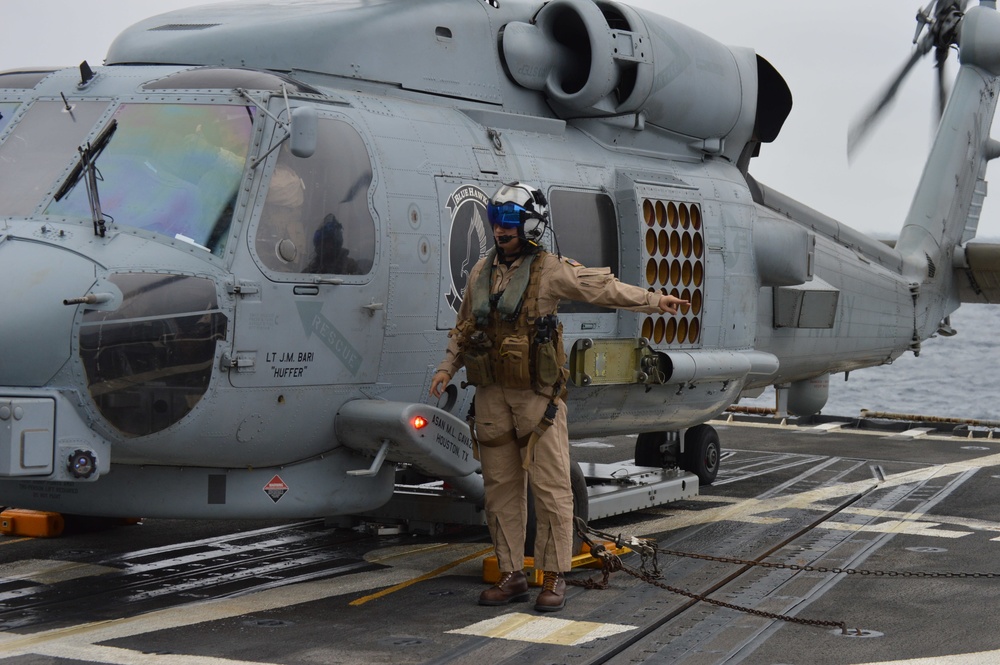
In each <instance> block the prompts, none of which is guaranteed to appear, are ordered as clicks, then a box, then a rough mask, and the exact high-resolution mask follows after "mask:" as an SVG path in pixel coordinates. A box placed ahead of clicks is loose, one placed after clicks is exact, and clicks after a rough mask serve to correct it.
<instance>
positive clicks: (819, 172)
mask: <svg viewBox="0 0 1000 665" xmlns="http://www.w3.org/2000/svg"><path fill="white" fill-rule="evenodd" d="M411 1H413V2H418V1H423V0H411ZM468 1H469V2H476V1H481V0H468ZM500 1H501V2H503V1H504V0H500ZM199 4H207V3H203V2H196V1H194V2H193V1H191V0H155V1H149V2H147V1H145V0H99V1H97V2H81V1H80V0H3V10H4V11H3V20H2V24H0V37H2V38H0V71H2V70H5V69H13V68H18V67H23V66H40V65H45V66H49V65H66V66H73V65H77V64H79V63H80V62H81V61H82V60H88V61H89V62H90V63H91V64H98V63H101V62H102V61H103V58H104V55H105V53H106V51H107V47H108V46H109V44H110V43H111V41H112V40H113V39H114V37H115V35H117V34H118V32H120V31H121V30H122V29H123V28H125V27H127V26H128V25H131V24H132V23H135V22H136V21H138V20H140V19H143V18H146V17H147V16H151V15H153V14H159V13H163V12H165V11H169V10H172V9H177V8H181V7H190V6H193V5H199ZM626 4H631V5H633V6H637V7H645V8H647V9H651V10H654V11H657V12H659V13H661V14H664V15H666V16H670V17H671V18H674V19H677V20H679V21H682V22H684V23H687V24H688V25H690V26H692V27H695V28H697V29H698V30H701V31H702V32H704V33H706V34H708V35H710V36H712V37H714V38H716V39H718V40H719V41H721V42H723V43H725V44H728V45H731V46H748V47H752V48H753V49H755V50H756V51H757V53H759V54H760V55H762V56H763V57H765V58H766V59H767V60H769V61H770V62H771V64H772V65H774V66H775V67H776V68H777V69H778V71H779V72H781V74H782V75H783V76H784V78H785V80H786V81H787V82H788V85H789V87H790V88H791V91H792V96H793V98H794V107H793V109H792V113H791V115H790V116H789V118H788V120H787V121H786V123H785V126H784V129H783V130H782V133H781V135H780V136H779V137H778V139H777V141H775V142H774V143H773V144H770V145H765V146H764V147H763V149H762V153H761V157H760V158H758V159H756V160H754V163H753V165H752V166H751V172H752V173H753V174H754V175H755V176H756V177H757V179H758V180H760V181H761V182H764V183H766V184H767V185H769V186H771V187H773V188H775V189H777V190H779V191H781V192H783V193H785V194H788V195H789V196H792V197H793V198H796V199H798V200H800V201H802V202H803V203H806V204H807V205H810V206H812V207H814V208H816V209H817V210H819V211H821V212H823V213H826V214H828V215H830V216H832V217H834V218H836V219H837V220H839V221H841V222H844V223H846V224H848V225H850V226H853V227H855V228H858V229H861V230H864V231H866V232H869V233H873V234H876V235H878V236H880V237H894V236H895V235H896V234H897V233H898V231H899V228H900V227H901V225H902V221H903V219H904V218H905V216H906V212H907V210H908V209H909V204H910V200H911V199H912V196H913V191H914V189H915V187H916V184H917V180H918V178H919V177H920V172H921V169H922V165H923V161H924V159H925V157H926V155H927V151H928V149H929V146H930V139H931V133H932V129H933V120H934V110H933V102H932V100H933V91H934V87H933V82H934V70H933V64H932V61H931V58H929V57H928V58H925V59H924V61H923V62H922V63H921V64H920V65H918V67H916V68H915V69H914V71H913V72H912V73H911V76H910V78H909V80H908V81H907V84H906V85H905V86H904V87H903V89H902V90H901V91H900V93H899V95H898V98H897V100H896V102H895V103H894V105H893V106H892V107H891V108H890V111H889V113H888V114H887V115H886V116H885V118H884V122H882V123H881V125H880V126H879V127H878V128H877V131H876V133H875V135H874V137H873V138H872V140H870V141H868V143H867V144H866V145H865V146H864V149H863V150H862V151H861V152H860V153H859V154H858V155H857V156H856V157H855V159H854V160H853V163H852V164H851V165H850V167H849V166H848V162H847V151H846V143H847V138H846V137H847V128H848V124H849V122H850V121H851V120H852V119H853V118H855V117H856V116H857V114H858V113H860V112H861V110H862V109H863V108H864V106H865V105H866V103H867V102H868V101H869V100H871V99H872V98H874V97H875V95H876V94H877V93H878V91H879V90H881V88H882V86H883V85H884V84H885V83H886V82H887V81H888V80H889V78H891V76H892V75H893V74H894V73H895V71H896V70H897V69H898V67H900V66H901V65H902V63H903V62H904V61H905V60H906V58H908V57H909V54H910V51H911V48H912V43H911V42H912V38H913V32H914V29H915V27H916V23H915V21H914V15H915V14H916V10H917V8H918V5H919V4H926V0H914V1H912V2H910V1H909V0H891V1H890V0H879V1H875V2H873V1H872V0H839V1H838V2H806V1H804V0H800V1H798V2H792V1H790V0H633V1H632V2H629V3H626ZM950 65H951V67H950V69H949V70H948V75H949V79H952V78H954V75H955V74H956V73H957V67H958V66H957V60H956V59H952V60H951V61H950ZM998 169H1000V165H997V164H994V165H993V166H991V169H990V171H989V172H988V178H991V179H993V180H994V181H995V182H997V183H1000V173H998ZM998 187H1000V185H998ZM996 191H997V194H996V195H995V196H994V197H993V200H989V199H988V200H987V202H986V207H985V208H984V212H983V218H982V220H981V222H980V227H979V229H980V233H979V235H980V237H984V236H986V237H992V238H1000V189H997V190H996Z"/></svg>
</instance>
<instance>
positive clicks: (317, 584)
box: [0, 416, 1000, 665]
mask: <svg viewBox="0 0 1000 665" xmlns="http://www.w3.org/2000/svg"><path fill="white" fill-rule="evenodd" d="M712 425H713V426H714V427H716V429H717V430H718V431H719V434H720V438H721V439H722V442H723V451H724V452H723V455H724V458H723V460H722V464H721V468H720V472H719V475H718V478H717V480H716V481H715V483H714V484H713V485H712V486H709V487H702V488H701V491H700V494H699V495H698V496H695V497H691V498H689V499H685V500H683V501H678V502H675V503H670V504H667V505H664V506H659V507H655V508H647V509H644V510H641V511H638V512H633V513H630V514H626V515H619V516H614V517H607V518H603V519H598V520H592V522H591V526H592V527H593V528H594V529H595V530H597V531H599V532H601V534H603V535H604V536H606V537H614V538H618V537H621V543H620V544H623V545H625V546H626V547H629V549H631V550H632V551H631V553H628V554H624V555H622V556H621V558H620V561H621V564H622V569H621V570H616V571H614V572H611V573H610V574H609V576H608V578H607V588H604V589H591V588H585V587H584V586H577V584H584V583H586V581H587V580H594V581H595V582H597V583H600V582H602V581H603V573H602V570H600V569H579V570H576V571H574V572H573V573H571V574H569V575H568V579H569V580H571V584H573V585H574V586H571V587H570V588H569V589H568V595H567V598H568V600H567V605H566V609H565V610H563V611H561V612H559V613H556V614H549V615H542V614H539V613H537V612H535V611H534V610H533V608H532V603H522V604H512V605H509V606H506V607H499V608H497V607H481V606H479V605H477V604H476V599H477V597H478V594H479V593H480V591H481V590H482V589H483V588H484V582H483V581H482V574H483V560H484V558H485V557H486V556H487V555H489V554H490V545H489V538H488V535H487V533H486V531H485V529H484V528H482V527H473V526H462V527H455V528H453V529H445V530H439V532H437V533H408V532H399V529H396V528H394V527H393V525H391V524H376V523H363V524H357V525H354V527H353V528H345V526H344V524H343V522H340V521H338V522H337V523H334V522H332V521H330V522H326V521H324V520H298V521H287V520H285V521H281V520H274V521H267V520H261V521H252V522H240V521H205V520H199V521H191V520H184V521H182V520H160V519H157V520H144V521H143V522H142V523H140V524H135V525H129V526H114V527H112V528H106V529H94V528H83V527H86V526H89V527H92V526H93V525H82V526H81V525H78V524H74V522H73V520H72V519H69V520H68V523H67V524H68V526H67V532H66V533H65V534H64V535H62V536H60V537H56V538H25V537H19V536H5V537H0V663H5V664H6V663H10V664H11V665H22V664H23V665H28V664H31V665H36V664H40V663H139V662H141V663H150V664H153V665H158V664H164V665H167V664H169V665H174V664H178V663H184V664H189V663H190V664H194V665H201V664H204V665H225V664H234V665H235V664H251V663H253V664H257V663H281V664H289V665H291V664H296V665H297V664H308V663H344V664H349V663H359V664H360V663H396V664H409V663H414V664H416V663H477V664H479V665H481V664H483V663H491V664H493V663H510V664H514V663H517V664H519V665H520V664H525V663H546V664H548V663H551V664H560V665H561V664H567V665H584V664H586V665H590V664H597V663H685V664H694V663H698V664H708V663H746V664H762V665H763V664H768V665H772V664H779V663H786V664H793V663H794V664H802V665H804V664H829V665H841V664H844V665H846V664H853V663H858V664H860V663H876V662H878V663H882V662H911V660H912V659H920V658H923V659H927V660H925V661H921V662H926V663H931V662H933V663H963V664H965V663H975V662H982V663H987V662H997V660H998V659H1000V635H998V633H997V631H995V630H993V629H992V624H993V621H994V616H995V614H996V610H997V605H998V601H997V600H996V599H997V597H998V591H1000V565H998V564H997V556H996V554H997V549H998V548H1000V544H998V542H1000V518H998V517H997V515H996V511H995V508H994V506H995V505H996V504H997V502H998V500H1000V444H998V442H997V440H996V439H994V438H993V434H992V430H990V429H987V428H977V427H972V428H971V429H970V428H967V427H961V426H959V427H953V426H950V425H941V424H939V423H938V424H935V423H917V424H914V423H910V424H900V423H892V422H888V421H881V420H872V419H868V420H863V421H862V420H857V419H850V418H845V419H837V418H824V419H822V421H819V420H816V421H811V422H808V423H805V422H803V423H795V422H792V423H786V424H784V425H782V424H779V423H778V422H777V421H776V419H774V418H767V417H749V416H737V417H735V418H733V419H731V420H730V419H728V418H727V419H721V420H716V421H714V422H713V423H712ZM970 432H971V434H970ZM634 444H635V438H634V437H627V436H619V437H611V438H601V439H589V440H578V441H574V442H573V456H574V458H575V459H576V460H577V461H579V462H581V463H582V464H584V465H587V464H609V463H613V462H620V461H621V460H624V459H627V458H628V457H629V455H630V454H631V451H632V450H633V448H634ZM598 586H599V584H598ZM534 594H535V591H534V590H533V591H532V596H534Z"/></svg>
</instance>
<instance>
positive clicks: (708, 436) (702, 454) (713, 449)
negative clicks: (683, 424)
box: [680, 425, 722, 485]
mask: <svg viewBox="0 0 1000 665" xmlns="http://www.w3.org/2000/svg"><path fill="white" fill-rule="evenodd" d="M721 456H722V446H721V445H720V444H719V433H718V432H716V431H715V428H714V427H712V426H711V425H695V426H694V427H692V428H691V429H689V430H688V431H687V432H686V433H685V435H684V453H683V454H682V455H681V465H680V466H681V468H682V469H684V470H685V471H690V472H691V473H693V474H694V475H696V476H698V481H699V484H700V485H711V484H712V483H713V482H715V478H716V476H718V475H719V460H720V458H721Z"/></svg>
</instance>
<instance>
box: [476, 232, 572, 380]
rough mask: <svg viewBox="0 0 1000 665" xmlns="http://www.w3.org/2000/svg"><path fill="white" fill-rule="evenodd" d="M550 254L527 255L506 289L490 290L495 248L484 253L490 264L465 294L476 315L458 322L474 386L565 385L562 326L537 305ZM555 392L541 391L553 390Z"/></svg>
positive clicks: (539, 252) (541, 251) (542, 251)
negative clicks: (492, 292) (544, 266)
mask: <svg viewBox="0 0 1000 665" xmlns="http://www.w3.org/2000/svg"><path fill="white" fill-rule="evenodd" d="M546 255H547V252H545V251H544V250H539V251H538V252H536V253H534V254H529V255H528V256H526V257H525V258H524V261H523V263H522V264H521V265H520V266H519V267H518V269H517V270H515V271H514V272H513V274H512V275H511V279H510V281H509V282H508V284H507V288H506V289H505V290H504V291H502V292H501V293H498V294H495V295H494V294H491V291H492V286H493V273H494V268H495V266H494V259H495V257H496V249H495V248H494V249H491V250H490V251H489V253H488V254H487V255H486V265H485V266H484V267H483V269H482V270H481V271H480V272H479V275H478V276H477V278H476V280H475V282H474V283H473V282H470V283H469V289H468V291H467V293H466V297H468V298H472V300H471V303H472V318H470V319H467V320H464V321H462V322H460V323H459V325H458V333H459V336H460V337H459V348H460V349H461V352H462V354H463V360H464V363H465V371H466V377H467V379H468V382H469V383H470V384H472V385H474V386H488V385H492V384H494V383H499V384H500V385H501V386H503V387H504V388H512V389H518V390H528V389H534V390H535V391H537V392H540V393H541V392H542V390H544V389H546V388H551V387H552V386H556V385H557V384H558V385H559V388H561V387H562V386H563V385H565V378H566V376H565V373H566V370H565V368H564V367H563V365H565V364H566V351H565V349H564V347H563V340H562V324H556V323H555V321H554V319H553V318H550V317H543V316H542V315H541V312H539V309H538V293H539V289H540V287H541V273H542V264H543V263H544V259H545V256H546ZM550 393H551V390H550V391H548V392H545V393H542V394H546V395H548V394H550Z"/></svg>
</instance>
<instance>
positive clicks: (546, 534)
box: [438, 251, 660, 572]
mask: <svg viewBox="0 0 1000 665" xmlns="http://www.w3.org/2000/svg"><path fill="white" fill-rule="evenodd" d="M488 258H489V256H487V257H484V258H483V259H480V261H479V262H478V263H476V265H475V267H473V269H472V271H471V273H470V275H469V281H468V286H467V287H466V293H465V297H464V298H463V300H462V305H461V307H460V308H459V311H458V323H459V324H461V323H462V322H463V321H468V320H469V319H472V317H473V314H472V301H473V297H472V293H471V291H472V288H473V285H475V284H476V283H477V281H478V278H479V275H480V273H481V272H482V271H483V270H484V269H486V268H487V265H486V263H487V260H488ZM539 261H541V266H540V276H541V280H540V284H539V286H538V289H539V291H538V311H539V314H540V315H546V314H554V313H555V312H556V307H557V306H558V304H559V301H560V300H576V301H582V302H586V303H591V304H594V305H599V306H603V307H618V308H629V309H634V310H636V311H640V312H658V311H660V310H659V299H660V294H659V293H653V292H648V291H646V290H645V289H642V288H640V287H638V286H632V285H630V284H624V283H622V282H619V281H618V280H617V279H615V277H614V276H613V275H612V274H611V271H610V269H608V268H585V267H583V266H581V265H580V264H578V263H576V262H575V261H571V260H569V259H562V260H560V259H559V258H557V257H556V256H554V255H552V254H549V253H548V252H544V251H539V253H538V256H536V258H535V262H539ZM523 263H524V256H523V255H522V256H521V257H518V258H517V259H516V260H515V261H514V262H513V263H512V264H511V266H510V267H509V268H508V267H507V266H505V265H503V263H501V262H499V260H496V259H495V260H494V261H493V263H492V267H493V280H492V291H491V293H492V294H497V293H500V292H502V291H503V290H504V289H505V288H506V287H507V285H508V284H509V283H510V281H511V276H512V275H513V274H514V273H515V272H516V271H517V270H518V268H519V267H520V266H521V265H522V264H523ZM526 297H527V294H526ZM522 318H523V317H522ZM528 323H529V324H533V322H528ZM525 332H530V333H531V334H533V330H531V331H525ZM449 337H450V340H449V344H448V349H447V351H446V354H445V359H444V360H443V361H442V362H441V364H440V365H439V366H438V370H439V371H444V372H447V373H448V375H449V376H455V373H456V372H457V371H458V370H459V369H460V368H461V367H462V366H463V365H464V361H463V357H462V351H461V347H460V342H459V338H460V334H459V333H458V331H457V326H456V329H453V330H452V332H451V333H450V335H449ZM549 392H550V393H551V389H549ZM550 401H552V400H551V398H550V397H549V396H548V395H544V394H539V393H537V392H536V391H535V390H534V389H527V390H524V389H511V388H505V387H503V386H502V385H500V384H499V383H494V384H492V385H488V386H479V387H477V388H476V397H475V402H476V404H475V407H476V420H475V423H476V425H475V427H476V438H477V439H478V440H479V441H480V442H487V441H491V440H494V441H495V440H506V441H507V442H506V443H503V444H501V445H490V446H487V445H480V447H479V454H480V461H481V463H482V467H483V481H484V483H485V488H486V518H487V524H488V526H489V529H490V535H491V537H492V539H493V547H494V549H495V551H496V555H497V562H498V564H499V567H500V570H501V571H516V570H521V569H522V568H523V567H524V540H525V525H526V523H527V483H528V482H530V483H531V488H532V491H533V492H534V495H535V516H536V535H535V552H534V558H535V561H534V565H535V568H536V569H538V570H547V571H555V572H565V571H568V570H570V569H571V567H572V565H571V559H572V557H573V551H572V549H573V492H572V488H571V486H570V471H569V468H570V467H569V465H570V457H569V433H568V430H567V427H566V405H565V403H564V402H563V401H562V399H561V398H559V397H558V396H557V397H556V399H555V401H556V405H557V407H558V409H557V411H556V417H555V419H554V422H553V424H552V425H551V426H550V427H549V428H548V429H547V430H545V432H544V434H542V436H541V437H540V438H539V439H538V440H537V441H536V443H535V445H534V447H533V449H532V457H533V458H532V459H531V460H530V461H529V463H528V464H527V465H526V466H527V471H525V465H524V456H525V454H526V450H527V449H526V447H524V445H523V443H524V441H525V440H527V438H528V437H529V436H530V435H531V433H532V431H533V430H534V429H535V428H536V426H537V425H538V424H539V421H541V420H542V416H543V415H544V413H545V409H546V407H547V406H548V405H549V403H550ZM512 431H513V434H511V432H512ZM514 436H516V437H517V439H520V440H521V441H520V442H518V441H517V440H516V439H515V438H514Z"/></svg>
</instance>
